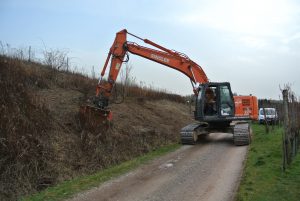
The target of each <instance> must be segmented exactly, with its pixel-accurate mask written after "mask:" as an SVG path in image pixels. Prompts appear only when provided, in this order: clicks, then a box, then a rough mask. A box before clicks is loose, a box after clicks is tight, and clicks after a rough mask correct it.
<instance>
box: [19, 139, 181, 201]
mask: <svg viewBox="0 0 300 201" xmlns="http://www.w3.org/2000/svg"><path fill="white" fill-rule="evenodd" d="M179 147H180V145H179V144H173V145H168V146H164V147H162V148H159V149H157V150H155V151H152V152H149V153H147V154H145V155H143V156H140V157H137V158H135V159H133V160H130V161H127V162H124V163H122V164H120V165H117V166H113V167H111V168H108V169H105V170H102V171H100V172H97V173H95V174H92V175H88V176H83V177H78V178H75V179H73V180H70V181H65V182H63V183H61V184H58V185H57V186H54V187H50V188H48V189H46V190H44V191H42V192H39V193H37V194H35V195H33V196H30V197H26V198H23V199H22V200H24V201H29V200H31V201H37V200H63V199H65V198H69V197H71V196H72V195H74V194H75V193H78V192H80V191H83V190H87V189H90V188H92V187H95V186H98V185H99V184H101V183H103V182H105V181H107V180H109V179H112V178H114V177H117V176H120V175H122V174H124V173H126V172H128V171H130V170H133V169H135V168H136V167H138V166H140V165H142V164H145V163H146V162H149V161H150V160H152V159H155V158H157V157H158V156H162V155H164V154H166V153H169V152H171V151H174V150H176V149H178V148H179Z"/></svg>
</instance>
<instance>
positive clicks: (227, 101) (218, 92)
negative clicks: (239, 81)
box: [194, 82, 235, 123]
mask: <svg viewBox="0 0 300 201" xmlns="http://www.w3.org/2000/svg"><path fill="white" fill-rule="evenodd" d="M234 114H235V107H234V99H233V94H232V92H231V87H230V83H229V82H221V83H218V82H208V83H205V84H201V85H199V88H198V96H197V101H196V108H195V112H194V115H195V119H196V120H198V121H204V122H208V123H213V122H215V123H217V122H224V121H225V122H230V121H231V119H232V118H233V117H234ZM226 120H228V121H226Z"/></svg>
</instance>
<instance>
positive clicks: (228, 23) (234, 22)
mask: <svg viewBox="0 0 300 201" xmlns="http://www.w3.org/2000/svg"><path fill="white" fill-rule="evenodd" d="M297 8H298V6H295V5H294V4H293V3H292V2H291V1H285V0H264V1H261V0H227V1H222V0H217V1H210V2H208V4H207V5H206V6H202V5H200V3H199V4H195V5H194V6H193V8H191V10H190V12H189V13H188V14H183V15H181V16H180V17H179V21H180V22H181V23H184V24H193V25H206V26H208V27H212V28H215V29H218V30H222V31H227V32H234V33H239V34H245V35H255V36H281V35H282V34H283V32H284V27H285V26H286V25H287V24H289V23H290V22H291V21H292V20H293V16H294V15H295V13H297V12H298V11H297Z"/></svg>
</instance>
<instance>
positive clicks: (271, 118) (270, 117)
mask: <svg viewBox="0 0 300 201" xmlns="http://www.w3.org/2000/svg"><path fill="white" fill-rule="evenodd" d="M265 112H266V120H267V122H268V123H275V124H277V123H278V115H277V111H276V109H275V108H265ZM258 122H259V123H260V124H263V123H265V115H264V109H263V108H259V112H258Z"/></svg>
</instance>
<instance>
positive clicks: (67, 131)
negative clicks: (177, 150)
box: [0, 56, 191, 200]
mask: <svg viewBox="0 0 300 201" xmlns="http://www.w3.org/2000/svg"><path fill="white" fill-rule="evenodd" d="M0 66H1V68H0V88H1V94H0V113H1V116H0V200H15V199H17V198H19V197H20V196H22V195H28V194H31V193H34V192H37V191H39V190H42V189H44V188H46V187H48V186H53V185H55V184H57V183H59V182H61V181H64V180H67V179H70V178H73V177H76V176H78V175H86V174H90V173H92V172H95V171H98V170H101V169H103V168H106V167H109V166H111V165H115V164H119V163H121V162H123V161H126V160H130V159H132V158H133V157H136V156H139V155H141V154H143V153H146V152H148V151H150V150H154V149H156V148H158V147H161V146H162V145H166V144H171V143H174V142H177V141H178V135H177V133H178V131H179V129H180V128H181V127H182V126H184V125H185V124H187V123H188V122H189V121H191V117H190V115H189V114H188V107H187V106H186V105H184V104H182V103H181V102H184V99H183V98H182V97H181V96H178V95H174V94H168V93H164V92H163V91H155V90H153V89H151V88H150V87H149V88H145V87H144V88H141V87H138V86H135V85H134V86H128V88H127V94H126V97H125V100H124V102H123V104H112V109H113V111H114V119H115V122H114V123H113V125H112V126H111V128H110V129H108V130H104V129H103V128H98V129H96V130H93V131H91V130H87V129H84V128H83V127H82V126H81V124H80V121H79V118H78V112H79V106H80V105H81V104H82V103H83V102H84V101H85V100H86V99H87V98H88V97H91V96H93V95H94V89H95V86H96V83H97V80H93V79H90V78H88V77H87V76H84V75H81V74H78V73H73V72H67V71H58V70H57V69H55V68H51V67H50V66H42V65H41V64H39V63H32V62H27V61H22V60H19V59H12V58H8V57H4V56H1V57H0ZM117 88H118V87H117ZM119 88H121V86H119ZM119 93H122V92H121V91H120V92H119ZM121 96H122V94H121ZM154 100H155V101H154ZM170 100H172V101H170ZM112 102H113V101H112Z"/></svg>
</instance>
